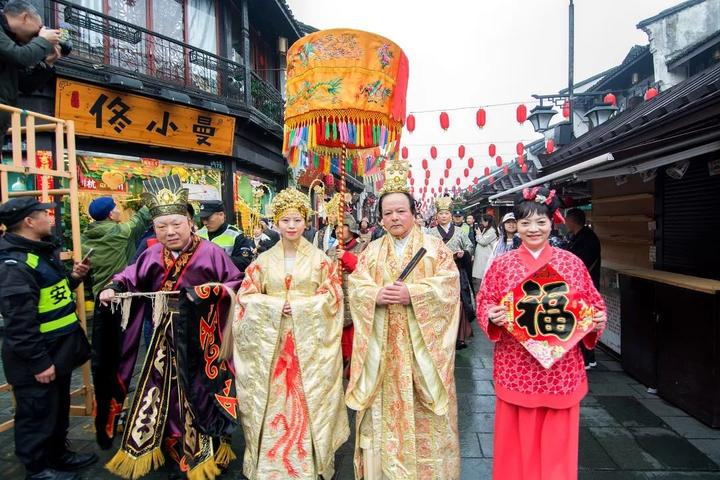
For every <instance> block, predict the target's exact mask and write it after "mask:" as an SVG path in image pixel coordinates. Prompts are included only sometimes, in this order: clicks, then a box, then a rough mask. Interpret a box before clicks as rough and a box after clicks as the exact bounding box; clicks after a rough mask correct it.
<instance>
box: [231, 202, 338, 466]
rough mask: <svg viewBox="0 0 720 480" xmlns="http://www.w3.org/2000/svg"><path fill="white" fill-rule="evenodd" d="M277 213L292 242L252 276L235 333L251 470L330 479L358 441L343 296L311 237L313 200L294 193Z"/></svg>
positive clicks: (277, 205)
mask: <svg viewBox="0 0 720 480" xmlns="http://www.w3.org/2000/svg"><path fill="white" fill-rule="evenodd" d="M272 207H273V214H274V217H275V218H274V219H275V223H276V225H278V227H279V229H280V234H281V237H282V241H281V242H278V243H277V244H276V245H275V246H274V247H272V248H271V249H270V250H268V251H266V252H264V253H262V254H261V255H260V256H259V257H258V258H257V260H255V262H253V263H252V264H251V265H250V266H249V267H248V268H247V270H246V271H245V279H244V281H243V283H242V286H241V288H240V291H239V293H238V303H239V310H238V314H237V316H236V319H235V321H234V322H233V327H232V345H233V347H234V348H233V349H234V352H233V354H234V355H233V364H234V367H235V376H236V378H237V392H238V402H239V407H240V412H241V420H242V426H243V430H244V433H245V441H246V449H245V458H244V461H243V473H244V474H245V476H247V477H248V478H249V479H250V480H256V479H257V480H273V479H277V480H280V479H307V480H317V479H318V478H322V479H325V480H329V479H330V478H331V477H332V476H333V473H334V456H335V451H336V450H337V449H338V448H339V447H340V446H341V445H342V444H343V443H345V441H346V440H347V438H348V436H349V426H348V416H347V410H346V408H345V405H344V402H343V385H342V357H341V353H340V335H341V332H342V328H343V307H342V305H343V302H342V289H341V286H340V284H339V282H338V279H337V274H336V272H335V266H334V264H333V263H332V262H331V261H330V259H329V258H328V257H327V256H326V255H325V254H324V253H323V252H321V251H320V250H318V249H317V248H315V247H314V246H313V245H312V244H310V242H308V241H307V240H305V239H304V238H303V236H302V233H303V232H304V231H305V222H306V220H307V218H308V214H309V213H310V203H309V200H308V198H307V196H306V195H304V194H303V193H301V192H299V191H298V190H295V189H294V188H288V189H286V190H283V191H282V192H281V193H279V194H278V195H277V196H276V197H275V199H274V201H273V205H272ZM228 340H229V339H226V342H227V341H228ZM226 344H227V343H226Z"/></svg>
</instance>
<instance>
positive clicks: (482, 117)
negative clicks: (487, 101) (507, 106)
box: [475, 108, 487, 128]
mask: <svg viewBox="0 0 720 480" xmlns="http://www.w3.org/2000/svg"><path fill="white" fill-rule="evenodd" d="M475 121H476V122H477V126H478V127H480V128H483V127H484V126H485V122H486V121H487V114H486V113H485V109H484V108H479V109H478V111H477V113H476V114H475Z"/></svg>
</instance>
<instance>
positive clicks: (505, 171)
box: [503, 165, 510, 175]
mask: <svg viewBox="0 0 720 480" xmlns="http://www.w3.org/2000/svg"><path fill="white" fill-rule="evenodd" d="M509 172H510V167H508V166H507V165H505V166H504V167H503V173H504V174H505V175H507V174H508V173H509Z"/></svg>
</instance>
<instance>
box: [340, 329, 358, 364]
mask: <svg viewBox="0 0 720 480" xmlns="http://www.w3.org/2000/svg"><path fill="white" fill-rule="evenodd" d="M354 332H355V327H354V326H353V325H348V326H347V327H343V332H342V338H341V339H340V346H341V347H342V357H343V360H344V361H346V362H349V361H350V357H352V344H353V334H354Z"/></svg>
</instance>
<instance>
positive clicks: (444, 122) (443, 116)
mask: <svg viewBox="0 0 720 480" xmlns="http://www.w3.org/2000/svg"><path fill="white" fill-rule="evenodd" d="M440 128H442V129H443V130H447V129H448V128H450V117H449V116H448V114H447V113H446V112H441V113H440Z"/></svg>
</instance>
